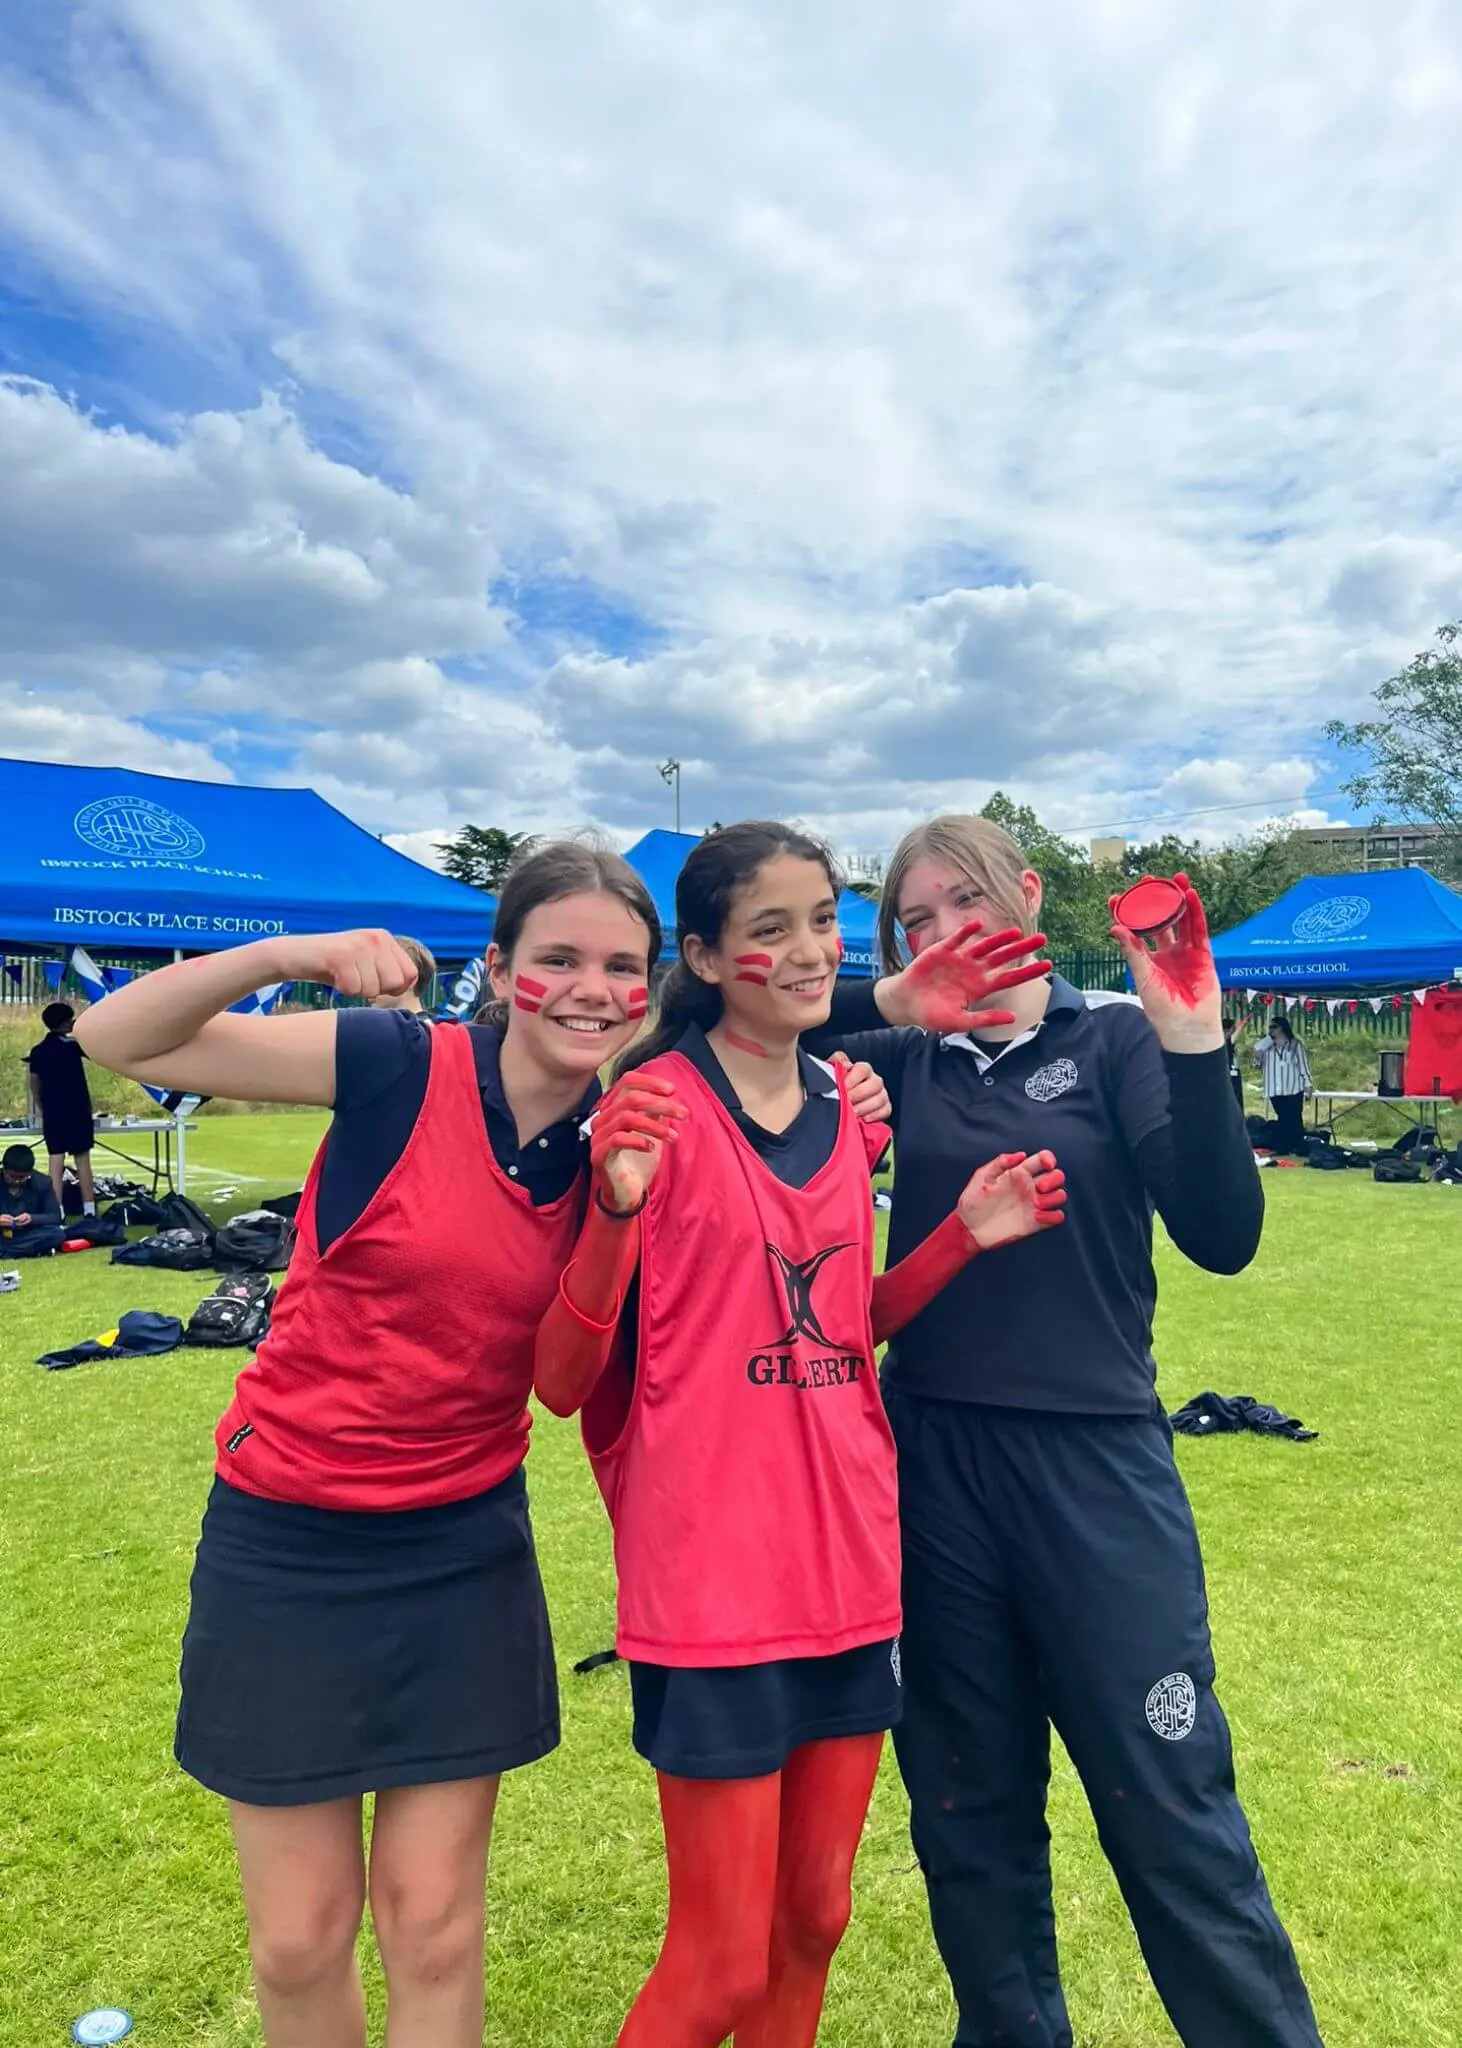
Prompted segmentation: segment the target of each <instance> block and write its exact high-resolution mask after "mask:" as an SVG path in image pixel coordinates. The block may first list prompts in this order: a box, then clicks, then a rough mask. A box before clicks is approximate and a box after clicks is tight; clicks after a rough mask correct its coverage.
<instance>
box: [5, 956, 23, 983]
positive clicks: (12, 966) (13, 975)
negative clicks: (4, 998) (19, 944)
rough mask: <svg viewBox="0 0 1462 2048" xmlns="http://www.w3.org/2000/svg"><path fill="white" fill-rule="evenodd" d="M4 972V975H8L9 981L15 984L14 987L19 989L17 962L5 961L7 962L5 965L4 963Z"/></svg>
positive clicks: (18, 964) (18, 967)
mask: <svg viewBox="0 0 1462 2048" xmlns="http://www.w3.org/2000/svg"><path fill="white" fill-rule="evenodd" d="M5 972H6V973H7V974H8V975H9V976H10V979H11V980H12V981H13V982H14V983H15V986H16V987H17V988H19V987H20V963H19V961H16V960H7V961H6V963H5Z"/></svg>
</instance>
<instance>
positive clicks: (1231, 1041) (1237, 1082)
mask: <svg viewBox="0 0 1462 2048" xmlns="http://www.w3.org/2000/svg"><path fill="white" fill-rule="evenodd" d="M1243 1028H1244V1020H1243V1018H1242V1017H1225V1018H1224V1020H1223V1045H1224V1051H1225V1052H1226V1053H1227V1054H1228V1079H1229V1086H1230V1087H1231V1088H1232V1089H1233V1091H1234V1101H1235V1102H1236V1103H1237V1104H1238V1105H1239V1114H1240V1115H1241V1116H1242V1115H1243V1112H1244V1077H1243V1074H1242V1073H1241V1072H1240V1070H1239V1033H1240V1032H1241V1031H1242V1030H1243Z"/></svg>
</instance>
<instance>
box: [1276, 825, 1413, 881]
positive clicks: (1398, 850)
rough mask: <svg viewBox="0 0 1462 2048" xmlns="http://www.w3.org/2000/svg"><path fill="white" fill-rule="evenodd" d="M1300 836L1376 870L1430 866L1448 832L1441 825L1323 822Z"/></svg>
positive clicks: (1347, 862) (1345, 859) (1352, 862)
mask: <svg viewBox="0 0 1462 2048" xmlns="http://www.w3.org/2000/svg"><path fill="white" fill-rule="evenodd" d="M1298 836H1299V838H1300V839H1301V840H1302V841H1303V842H1304V843H1305V844H1306V845H1308V846H1314V847H1317V848H1323V849H1324V851H1325V852H1326V853H1328V854H1330V855H1332V856H1333V857H1335V858H1337V859H1338V860H1340V861H1341V862H1343V863H1344V865H1345V866H1346V867H1353V868H1356V869H1358V870H1360V869H1363V870H1365V871H1366V872H1367V873H1374V872H1375V870H1376V869H1378V868H1427V867H1430V866H1431V865H1432V858H1433V856H1434V855H1435V854H1437V853H1439V852H1440V846H1439V842H1440V841H1441V840H1443V839H1445V838H1446V837H1447V833H1446V831H1445V830H1444V828H1443V827H1442V826H1440V825H1320V826H1317V827H1314V828H1312V829H1311V830H1308V831H1304V832H1301V833H1300V834H1299V835H1298Z"/></svg>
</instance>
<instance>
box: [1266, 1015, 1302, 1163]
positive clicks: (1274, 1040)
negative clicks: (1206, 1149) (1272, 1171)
mask: <svg viewBox="0 0 1462 2048" xmlns="http://www.w3.org/2000/svg"><path fill="white" fill-rule="evenodd" d="M1254 1065H1255V1066H1256V1067H1257V1068H1258V1069H1259V1072H1260V1075H1261V1076H1262V1079H1263V1084H1264V1093H1265V1095H1266V1096H1267V1097H1268V1098H1269V1107H1270V1108H1271V1109H1272V1110H1273V1112H1274V1121H1275V1123H1276V1124H1277V1125H1278V1126H1279V1128H1278V1130H1277V1131H1276V1132H1275V1138H1274V1150H1275V1151H1276V1152H1298V1151H1299V1149H1300V1147H1301V1146H1302V1145H1303V1144H1304V1139H1305V1102H1306V1099H1307V1098H1308V1097H1309V1096H1310V1095H1311V1094H1312V1093H1313V1091H1314V1086H1315V1083H1314V1080H1313V1078H1312V1076H1311V1074H1310V1061H1309V1055H1308V1054H1307V1053H1306V1051H1305V1048H1304V1046H1303V1044H1302V1043H1301V1041H1300V1040H1299V1039H1298V1038H1296V1037H1295V1035H1294V1033H1293V1032H1292V1031H1291V1030H1290V1028H1289V1024H1288V1023H1287V1021H1286V1020H1285V1019H1284V1018H1283V1017H1276V1018H1275V1020H1274V1022H1273V1023H1272V1024H1271V1025H1270V1027H1269V1037H1268V1039H1267V1040H1266V1041H1265V1043H1264V1044H1263V1045H1256V1046H1255V1048H1254Z"/></svg>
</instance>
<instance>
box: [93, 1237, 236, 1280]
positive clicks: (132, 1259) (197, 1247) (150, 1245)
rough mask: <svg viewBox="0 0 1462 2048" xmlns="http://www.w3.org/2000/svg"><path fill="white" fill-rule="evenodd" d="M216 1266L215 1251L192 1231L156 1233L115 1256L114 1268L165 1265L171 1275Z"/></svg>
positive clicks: (118, 1250) (122, 1247) (123, 1246)
mask: <svg viewBox="0 0 1462 2048" xmlns="http://www.w3.org/2000/svg"><path fill="white" fill-rule="evenodd" d="M212 1263H213V1253H212V1250H211V1249H210V1247H209V1246H208V1245H206V1244H205V1243H204V1242H203V1240H202V1238H201V1237H195V1236H194V1234H193V1232H192V1231H191V1230H159V1231H155V1232H154V1233H153V1235H152V1236H151V1237H143V1238H139V1239H138V1241H137V1243H136V1244H119V1245H118V1246H117V1248H116V1250H115V1251H114V1252H113V1253H112V1264H113V1265H114V1266H164V1267H166V1268H167V1270H168V1271H169V1272H170V1273H196V1272H198V1271H200V1270H201V1268H203V1267H204V1266H209V1265H212Z"/></svg>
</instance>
